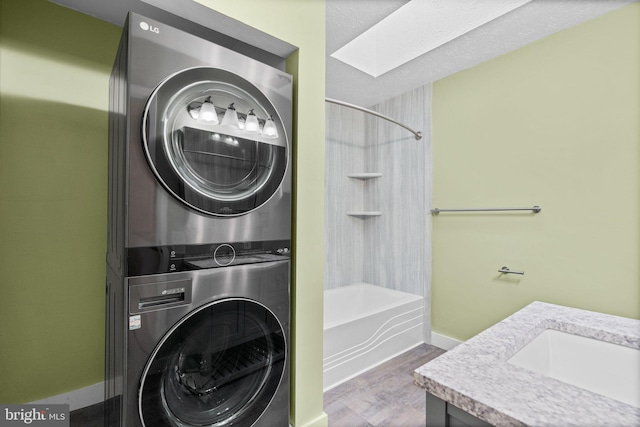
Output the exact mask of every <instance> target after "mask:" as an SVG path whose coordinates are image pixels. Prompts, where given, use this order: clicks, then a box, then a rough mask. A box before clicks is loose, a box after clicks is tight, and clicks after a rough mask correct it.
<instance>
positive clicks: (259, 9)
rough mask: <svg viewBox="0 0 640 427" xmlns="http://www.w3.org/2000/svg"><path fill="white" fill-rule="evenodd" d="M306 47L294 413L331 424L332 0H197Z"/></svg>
mask: <svg viewBox="0 0 640 427" xmlns="http://www.w3.org/2000/svg"><path fill="white" fill-rule="evenodd" d="M197 1H198V2H200V3H202V4H204V5H206V6H208V7H211V8H212V9H215V10H217V11H218V12H221V13H223V14H225V15H227V16H230V17H232V18H235V19H237V20H239V21H242V22H244V23H245V24H248V25H250V26H252V27H255V28H257V29H259V30H262V31H264V32H266V33H269V34H271V35H273V36H275V37H278V38H279V39H281V40H284V41H287V42H289V43H291V44H292V45H294V46H297V47H298V48H299V50H298V51H297V52H296V53H295V54H294V55H292V57H291V58H290V59H289V61H288V63H287V68H288V70H287V71H288V72H290V73H292V74H293V75H294V82H295V87H294V111H295V116H294V139H295V147H294V157H295V162H296V168H295V170H294V183H295V184H294V185H295V196H294V213H293V215H294V226H293V227H294V229H293V233H294V239H295V243H294V253H293V256H294V261H295V262H294V264H295V267H294V271H293V278H292V282H293V289H292V291H293V293H292V298H293V313H292V319H293V330H292V341H293V361H292V363H293V370H292V371H293V372H292V406H291V409H292V414H291V421H292V423H293V424H294V425H295V426H296V427H301V426H312V425H313V426H318V427H319V426H323V425H324V426H326V425H327V418H326V414H324V412H323V410H322V316H323V314H322V308H323V305H322V301H323V287H324V279H323V277H324V276H323V275H324V249H323V242H324V65H325V64H324V53H325V8H324V0H295V1H294V0H270V1H264V0H246V1H242V2H232V1H228V0H197Z"/></svg>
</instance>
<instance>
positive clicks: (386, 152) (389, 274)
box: [325, 86, 431, 318]
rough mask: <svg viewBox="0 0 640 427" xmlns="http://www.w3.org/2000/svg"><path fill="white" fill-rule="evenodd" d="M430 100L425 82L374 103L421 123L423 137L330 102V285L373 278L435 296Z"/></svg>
mask: <svg viewBox="0 0 640 427" xmlns="http://www.w3.org/2000/svg"><path fill="white" fill-rule="evenodd" d="M430 105H431V87H430V86H424V87H421V88H418V89H415V90H413V91H411V92H408V93H406V94H403V95H400V96H398V97H396V98H393V99H390V100H388V101H384V102H382V103H380V104H378V105H376V106H374V107H373V109H374V110H376V111H377V112H379V113H381V114H384V115H386V116H388V117H392V118H394V119H396V120H399V121H402V122H404V123H407V124H408V125H411V127H413V128H415V129H419V130H421V131H422V133H423V135H425V137H424V138H423V139H421V140H416V139H415V137H414V135H412V134H411V132H407V130H406V129H403V128H402V127H400V126H397V125H396V124H394V123H390V122H388V121H385V120H381V119H380V118H379V117H375V116H373V115H370V114H366V113H364V112H362V111H358V110H355V109H352V108H348V107H346V106H340V105H335V104H331V103H327V104H326V105H325V111H326V116H325V117H326V126H325V135H326V141H325V142H326V152H325V154H326V155H325V190H326V191H325V261H326V262H325V289H327V290H328V289H334V288H339V287H342V286H348V285H350V284H354V283H370V284H373V285H375V286H381V287H384V288H388V289H394V290H398V291H403V292H407V293H411V294H414V295H421V296H424V297H426V298H429V294H430V291H429V287H430V268H431V243H430V242H431V235H430V233H431V225H430V221H431V215H430V213H429V212H430V211H429V209H430V207H431V206H430V204H431V152H430V141H429V137H428V135H430V130H429V129H430V111H429V109H430ZM363 107H365V108H371V107H369V106H363ZM427 305H428V304H427ZM427 318H428V316H427Z"/></svg>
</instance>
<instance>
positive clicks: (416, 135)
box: [324, 98, 422, 139]
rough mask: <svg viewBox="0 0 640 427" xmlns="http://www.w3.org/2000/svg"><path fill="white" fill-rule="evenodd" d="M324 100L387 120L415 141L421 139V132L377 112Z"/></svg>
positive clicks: (334, 100) (341, 102) (340, 102)
mask: <svg viewBox="0 0 640 427" xmlns="http://www.w3.org/2000/svg"><path fill="white" fill-rule="evenodd" d="M324 100H325V102H329V103H331V104H336V105H342V106H343V107H348V108H353V109H354V110H359V111H362V112H364V113H367V114H371V115H373V116H376V117H380V118H381V119H384V120H387V121H389V122H391V123H395V124H397V125H398V126H401V127H403V128H405V129H406V130H408V131H409V132H411V133H412V134H414V135H415V137H416V139H422V132H420V131H415V130H413V129H411V128H410V127H409V126H407V125H405V124H403V123H400V122H399V121H397V120H394V119H392V118H391V117H387V116H385V115H384V114H380V113H378V112H377V111H373V110H369V109H367V108H364V107H360V106H358V105H354V104H349V103H348V102H344V101H338V100H337V99H332V98H325V99H324Z"/></svg>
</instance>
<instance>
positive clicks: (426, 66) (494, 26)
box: [326, 0, 638, 107]
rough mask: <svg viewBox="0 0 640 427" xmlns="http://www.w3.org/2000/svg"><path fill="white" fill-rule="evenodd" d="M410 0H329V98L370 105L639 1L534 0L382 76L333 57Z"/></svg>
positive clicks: (327, 56) (327, 68) (327, 88)
mask: <svg viewBox="0 0 640 427" xmlns="http://www.w3.org/2000/svg"><path fill="white" fill-rule="evenodd" d="M407 1H408V0H326V30H327V31H326V34H327V40H326V42H327V44H326V46H327V52H326V96H327V97H329V98H335V99H339V100H341V101H346V102H350V103H353V104H356V105H361V106H365V107H370V106H373V105H375V104H377V103H379V102H381V101H384V100H386V99H389V98H392V97H394V96H396V95H399V94H401V93H404V92H407V91H409V90H411V89H414V88H416V87H419V86H422V85H424V84H426V83H429V82H433V81H435V80H438V79H441V78H443V77H446V76H449V75H451V74H454V73H456V72H458V71H461V70H464V69H466V68H469V67H473V66H474V65H477V64H479V63H481V62H484V61H486V60H489V59H491V58H495V57H497V56H500V55H503V54H505V53H507V52H510V51H512V50H515V49H518V48H520V47H522V46H525V45H527V44H529V43H531V42H534V41H536V40H538V39H541V38H543V37H545V36H548V35H550V34H553V33H556V32H558V31H561V30H564V29H566V28H569V27H572V26H574V25H578V24H580V23H582V22H585V21H587V20H589V19H593V18H595V17H597V16H600V15H602V14H605V13H607V12H610V11H612V10H614V9H617V8H619V7H622V6H624V5H626V4H629V3H632V2H634V1H638V0H533V1H532V2H530V3H528V4H526V5H524V6H522V7H520V8H518V9H516V10H514V11H512V12H509V13H507V14H506V15H503V16H501V17H499V18H497V19H495V20H493V21H491V22H488V23H487V24H485V25H483V26H481V27H479V28H476V29H475V30H472V31H470V32H468V33H466V34H464V35H462V36H460V37H458V38H456V39H454V40H452V41H450V42H449V43H446V44H444V45H443V46H441V47H439V48H436V49H434V50H432V51H431V52H428V53H426V54H424V55H422V56H419V57H417V58H416V59H414V60H412V61H409V62H408V63H406V64H404V65H401V66H399V67H397V68H395V69H394V70H392V71H389V72H388V73H385V74H383V75H381V76H379V77H377V78H376V77H372V76H370V75H368V74H366V73H364V72H362V71H359V70H357V69H356V68H353V67H351V66H349V65H347V64H345V63H343V62H341V61H339V60H337V59H335V58H332V57H331V56H330V55H331V54H332V53H333V52H335V51H336V50H338V49H339V48H341V47H342V46H344V45H345V44H347V43H348V42H350V41H351V40H353V39H354V38H356V37H357V36H358V35H359V34H361V33H362V32H364V31H365V30H367V29H368V28H370V27H371V26H373V25H374V24H376V23H377V22H379V21H380V20H382V19H383V18H385V17H386V16H387V15H389V14H390V13H392V12H393V11H395V10H396V9H398V8H399V7H401V6H402V5H404V4H405V3H407ZM449 1H455V0H449ZM478 1H486V0H478ZM398 49H402V46H398Z"/></svg>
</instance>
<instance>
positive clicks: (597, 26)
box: [432, 3, 640, 340]
mask: <svg viewBox="0 0 640 427" xmlns="http://www.w3.org/2000/svg"><path fill="white" fill-rule="evenodd" d="M639 24H640V4H638V3H635V4H632V5H629V6H625V7H623V8H621V9H618V10H617V11H614V12H612V13H609V14H607V15H604V16H601V17H599V18H597V19H595V20H592V21H589V22H586V23H584V24H581V25H579V26H576V27H573V28H570V29H568V30H565V31H562V32H559V33H557V34H554V35H551V36H549V37H546V38H544V39H542V40H540V41H538V42H536V43H533V44H531V45H528V46H526V47H524V48H522V49H519V50H517V51H514V52H511V53H509V54H507V55H503V56H501V57H498V58H496V59H493V60H491V61H488V62H486V63H483V64H481V65H479V66H476V67H474V68H471V69H468V70H465V71H462V72H460V73H457V74H455V75H453V76H450V77H448V78H445V79H442V80H440V81H437V82H436V83H434V85H433V139H432V141H433V152H434V154H433V165H434V166H433V169H434V178H433V179H434V200H433V203H434V207H439V208H447V207H503V206H505V207H508V206H514V207H519V206H533V205H535V204H539V205H541V206H542V212H541V213H539V214H537V215H533V214H528V213H525V214H513V213H510V214H469V213H466V214H440V215H439V216H437V217H434V218H433V285H432V286H433V289H432V292H433V294H432V295H433V306H432V316H433V329H434V332H437V333H440V334H444V335H447V336H450V337H453V338H456V339H461V340H465V339H467V338H470V337H471V336H473V335H475V334H476V333H478V332H480V331H481V330H483V329H485V328H487V327H489V326H491V325H492V324H493V323H495V322H497V321H499V320H501V319H503V318H504V317H506V316H508V315H509V314H511V313H513V312H515V311H516V310H518V309H520V308H521V307H523V306H525V305H526V304H528V303H529V302H531V301H534V300H539V301H546V302H551V303H556V304H562V305H567V306H572V307H578V308H583V309H587V310H595V311H599V312H604V313H610V314H615V315H619V316H625V317H633V318H639V317H640V269H639V265H640V263H639V260H640V121H639V120H640V119H639V118H640V85H639V80H640V25H639ZM502 266H508V267H510V268H511V269H513V270H524V271H525V275H524V276H514V275H499V274H498V272H497V270H498V269H499V268H500V267H502Z"/></svg>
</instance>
